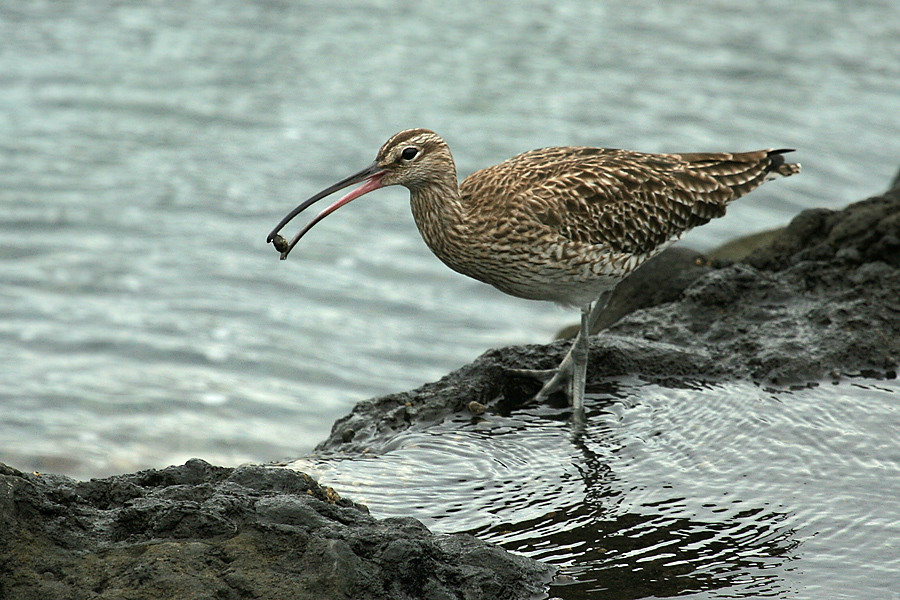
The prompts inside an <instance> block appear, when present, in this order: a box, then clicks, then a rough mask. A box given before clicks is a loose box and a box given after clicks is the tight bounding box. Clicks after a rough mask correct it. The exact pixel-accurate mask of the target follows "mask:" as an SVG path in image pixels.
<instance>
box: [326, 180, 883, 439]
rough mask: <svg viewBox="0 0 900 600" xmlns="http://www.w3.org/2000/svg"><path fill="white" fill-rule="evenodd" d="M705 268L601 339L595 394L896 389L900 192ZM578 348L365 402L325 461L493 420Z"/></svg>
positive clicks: (799, 223)
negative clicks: (709, 387)
mask: <svg viewBox="0 0 900 600" xmlns="http://www.w3.org/2000/svg"><path fill="white" fill-rule="evenodd" d="M898 179H900V178H898ZM701 268H702V269H703V272H700V273H699V274H698V276H697V277H693V276H692V279H691V283H690V284H689V285H687V286H686V288H685V289H683V290H681V291H679V292H677V296H678V297H677V298H675V299H673V300H675V301H667V302H665V303H663V304H659V305H656V306H652V307H650V308H644V309H642V310H637V311H636V312H630V313H629V314H628V315H627V316H623V317H621V318H620V319H619V320H617V321H616V322H615V323H614V324H612V325H611V326H610V327H609V328H608V329H607V330H606V331H604V332H603V333H602V334H601V335H598V336H595V337H593V338H592V339H591V358H590V366H589V371H588V392H590V390H591V387H592V386H597V385H601V384H602V383H603V382H604V380H606V379H608V378H610V377H620V376H638V377H641V378H643V379H646V380H650V381H659V382H675V381H677V380H679V379H682V380H683V379H692V380H707V381H712V380H720V381H721V380H723V379H737V378H740V379H750V380H754V381H757V382H760V383H761V384H763V385H795V384H806V383H809V382H815V381H819V380H821V379H831V378H840V377H845V376H856V375H860V374H864V375H866V376H869V377H890V378H893V377H896V369H897V365H898V362H900V335H898V333H897V332H900V185H896V186H894V187H893V188H892V189H891V190H889V191H888V192H886V193H885V194H883V195H881V196H876V197H873V198H869V199H867V200H863V201H861V202H857V203H855V204H852V205H850V206H848V207H847V208H845V209H843V210H838V211H832V210H826V209H813V210H807V211H804V212H802V213H800V214H799V215H798V216H797V217H796V218H795V219H794V220H793V221H792V222H791V223H790V224H789V225H788V226H787V227H786V228H784V229H783V230H780V231H778V232H775V233H774V234H771V239H770V240H769V242H768V243H767V244H764V245H763V246H762V247H759V248H757V249H755V250H753V251H751V252H750V254H749V255H748V256H747V257H746V259H745V260H744V262H739V263H734V264H731V265H728V266H720V268H710V267H706V266H701ZM651 274H652V272H651ZM651 281H652V278H651ZM644 285H650V286H651V287H652V283H649V284H644ZM637 289H640V288H637ZM569 344H570V342H569V341H557V342H554V343H551V344H549V345H546V346H521V347H510V348H502V349H498V350H491V351H489V352H486V353H485V354H483V355H482V356H481V357H479V358H478V359H477V360H476V361H475V362H473V363H472V364H470V365H466V366H464V367H463V368H461V369H459V370H458V371H455V372H453V373H450V374H449V375H447V376H445V377H444V378H442V379H441V380H440V381H437V382H434V383H430V384H427V385H425V386H422V387H421V388H419V389H417V390H413V391H411V392H404V393H401V394H391V395H388V396H384V397H381V398H376V399H373V400H368V401H365V402H362V403H360V404H358V405H357V406H356V407H355V408H354V409H353V412H352V413H351V414H350V415H348V416H346V417H344V418H342V419H340V420H339V421H337V422H336V423H335V425H334V428H333V431H332V434H331V436H330V437H329V438H328V439H327V440H326V441H325V442H323V443H322V444H320V445H319V447H318V448H317V450H319V451H329V450H341V451H345V452H351V453H352V452H360V451H364V450H365V451H377V450H378V448H379V445H380V444H381V443H382V441H383V440H388V439H390V438H391V437H392V436H393V435H394V434H395V433H396V432H397V431H398V430H402V429H405V428H406V427H409V426H410V424H412V423H415V422H418V421H421V420H424V419H435V418H440V417H441V416H442V415H445V414H447V413H449V412H458V411H462V410H464V409H465V407H466V405H467V404H468V403H469V402H471V401H476V402H478V403H480V404H481V405H483V406H484V407H485V409H486V410H487V411H488V412H491V411H504V410H507V409H508V408H509V407H511V406H520V405H522V404H523V403H527V402H529V401H531V396H532V395H533V394H534V393H535V392H536V391H537V389H538V387H539V384H538V383H537V382H536V381H534V380H530V379H526V378H522V377H519V376H516V375H514V374H511V373H510V372H509V369H536V370H539V369H551V368H555V367H556V365H557V364H559V361H560V360H561V359H562V357H563V356H564V354H565V352H566V351H567V350H568V347H569ZM563 402H564V401H563ZM348 432H352V435H348Z"/></svg>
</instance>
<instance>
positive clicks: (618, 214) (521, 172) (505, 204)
mask: <svg viewBox="0 0 900 600" xmlns="http://www.w3.org/2000/svg"><path fill="white" fill-rule="evenodd" d="M771 154H772V153H771V152H770V151H766V150H762V151H758V152H748V153H741V154H726V153H707V154H644V153H638V152H629V151H625V150H614V149H605V148H575V147H563V148H544V149H540V150H532V151H530V152H526V153H524V154H520V155H518V156H515V157H513V158H511V159H509V160H508V161H505V162H503V163H500V164H499V165H496V166H494V167H489V168H487V169H483V170H481V171H478V172H476V173H474V174H472V175H471V176H470V177H468V178H467V179H466V180H465V181H464V182H463V183H462V185H461V186H460V191H461V194H462V196H463V198H464V200H466V201H467V202H471V203H473V204H479V205H481V206H477V207H476V206H473V208H476V209H478V210H491V209H493V210H502V211H505V212H506V213H507V214H509V213H514V214H520V215H521V216H522V217H523V218H529V219H531V220H536V221H537V222H539V223H541V224H543V225H544V226H545V227H547V228H549V229H551V230H554V231H555V232H557V233H558V234H559V235H560V236H562V237H564V238H567V239H570V240H573V241H578V242H582V243H589V244H597V245H603V246H605V247H607V248H609V249H611V250H614V251H618V252H623V253H629V254H644V253H648V252H652V251H653V250H654V249H656V248H657V247H659V246H660V245H661V244H663V243H665V242H666V241H668V240H670V239H672V238H675V237H678V236H679V235H681V234H682V233H684V232H685V231H687V230H689V229H691V228H693V227H696V226H698V225H702V224H704V223H707V222H708V221H710V220H711V219H713V218H716V217H720V216H722V215H724V214H725V207H726V205H727V204H728V203H729V202H731V201H732V200H734V199H735V198H737V197H739V196H741V195H743V194H745V193H747V192H749V191H750V190H752V189H754V188H755V187H757V186H758V185H760V184H761V183H762V182H763V181H764V180H765V178H766V175H767V173H768V172H769V171H770V170H771V169H772V168H774V167H777V166H778V164H780V163H783V160H781V161H780V163H779V161H778V160H774V159H770V158H769V156H770V155H771ZM778 158H779V159H780V158H781V157H780V156H778ZM775 163H778V164H775Z"/></svg>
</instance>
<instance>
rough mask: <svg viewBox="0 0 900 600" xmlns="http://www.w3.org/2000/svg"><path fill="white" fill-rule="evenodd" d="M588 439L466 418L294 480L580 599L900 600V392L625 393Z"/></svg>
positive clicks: (336, 458)
mask: <svg viewBox="0 0 900 600" xmlns="http://www.w3.org/2000/svg"><path fill="white" fill-rule="evenodd" d="M588 410H589V418H588V420H587V422H586V425H585V426H584V427H583V428H580V429H579V428H575V429H573V426H572V425H571V424H570V422H569V421H568V411H566V410H563V409H559V410H557V409H552V408H549V407H540V408H533V409H527V410H521V411H515V412H513V413H512V414H509V415H506V416H494V415H490V416H487V417H485V418H483V419H482V418H475V419H466V418H463V417H458V416H457V417H454V418H452V419H448V420H447V421H445V422H443V423H439V424H433V425H430V426H424V427H420V428H417V429H415V430H411V431H407V432H404V433H402V434H400V435H398V436H396V438H395V439H393V440H391V441H390V442H388V443H387V444H386V445H385V446H384V447H383V448H381V449H378V450H376V451H375V452H373V453H372V454H369V455H366V456H364V457H359V456H353V457H341V456H340V455H332V456H322V457H316V456H310V457H307V458H304V459H301V460H298V461H296V462H294V463H292V466H293V467H296V468H298V469H301V470H303V471H304V472H307V473H312V474H314V475H316V476H317V477H318V479H319V481H320V483H322V484H324V485H329V486H333V487H334V488H336V489H337V490H339V491H340V493H342V494H346V495H347V496H348V497H350V498H353V499H354V500H357V501H361V502H363V503H365V504H366V505H368V506H369V508H370V510H371V511H372V513H373V514H374V515H375V516H377V517H387V516H397V515H413V516H415V517H417V518H419V519H421V520H422V521H423V522H425V523H426V524H427V525H428V526H429V527H430V528H431V529H432V530H434V531H440V532H469V533H473V534H475V535H477V536H478V537H480V538H482V539H488V540H491V541H494V542H496V543H499V544H501V545H503V546H504V547H506V548H507V549H510V550H514V551H516V552H521V553H523V554H526V555H528V556H532V557H535V558H538V559H541V560H545V561H548V562H551V563H553V564H555V565H557V566H559V567H560V568H561V572H560V577H559V578H558V580H557V583H556V584H555V585H554V586H553V588H552V589H551V594H552V595H553V596H555V597H559V598H564V599H580V598H592V599H596V598H645V597H666V596H675V595H678V596H687V597H696V598H750V597H754V598H755V597H775V598H810V599H812V598H855V599H864V598H872V599H876V598H878V599H880V598H896V597H897V594H898V590H900V546H898V544H897V540H898V539H900V448H898V446H897V444H896V439H897V433H898V432H900V385H898V383H897V382H896V381H888V382H885V381H869V380H860V381H856V382H845V383H841V384H839V385H833V384H823V385H821V386H818V387H812V388H805V389H798V390H793V391H785V390H766V389H763V388H760V387H757V386H753V385H749V384H727V385H703V386H694V387H685V388H684V389H669V388H662V387H659V386H657V385H653V384H647V383H644V382H641V381H638V380H633V379H628V380H619V381H614V382H611V383H610V384H609V386H608V389H606V390H605V391H603V392H602V393H597V394H594V395H593V396H592V398H591V399H590V401H589V404H588Z"/></svg>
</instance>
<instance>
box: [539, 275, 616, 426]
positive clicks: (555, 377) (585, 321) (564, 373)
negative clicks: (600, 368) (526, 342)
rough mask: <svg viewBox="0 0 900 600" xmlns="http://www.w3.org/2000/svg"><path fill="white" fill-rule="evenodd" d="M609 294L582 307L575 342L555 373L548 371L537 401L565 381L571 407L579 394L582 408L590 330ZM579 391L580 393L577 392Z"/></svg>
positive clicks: (604, 305) (601, 295) (609, 292)
mask: <svg viewBox="0 0 900 600" xmlns="http://www.w3.org/2000/svg"><path fill="white" fill-rule="evenodd" d="M610 294H611V290H610V291H608V292H604V293H602V294H600V297H599V298H597V301H596V302H594V303H593V306H591V305H590V304H588V305H586V306H583V307H582V309H581V328H580V329H579V330H578V335H577V336H576V337H575V341H574V342H573V343H572V347H571V348H569V352H568V353H567V354H566V357H565V358H564V359H563V360H562V362H561V363H559V367H558V368H557V369H556V371H549V373H550V375H551V376H550V378H549V380H548V381H547V382H546V383H545V384H544V386H543V387H542V388H541V391H539V392H538V393H537V396H536V398H537V399H538V400H539V401H540V400H545V399H546V398H547V397H548V396H549V395H550V394H552V393H553V392H555V391H557V390H559V389H560V388H562V387H563V385H564V384H565V383H566V382H567V381H570V382H571V386H570V388H569V398H570V402H571V403H572V405H573V406H577V404H576V394H580V401H578V404H580V405H582V407H583V405H584V384H585V383H586V380H587V355H588V339H589V336H590V332H591V329H592V328H593V326H594V324H595V323H596V322H597V319H599V318H600V313H602V312H603V309H604V308H606V304H607V302H609V296H610ZM576 353H579V354H580V355H581V356H584V360H580V357H579V359H576V357H575V356H574V355H575V354H576ZM576 361H577V362H576ZM579 370H580V374H579ZM521 373H522V374H527V372H525V371H521ZM541 373H542V372H540V371H539V372H535V373H534V375H535V376H540V374H541ZM578 378H580V380H581V381H580V382H579V381H576V379H578ZM579 386H580V387H579ZM579 389H580V390H581V391H580V392H579V391H578V390H579ZM582 410H583V409H582Z"/></svg>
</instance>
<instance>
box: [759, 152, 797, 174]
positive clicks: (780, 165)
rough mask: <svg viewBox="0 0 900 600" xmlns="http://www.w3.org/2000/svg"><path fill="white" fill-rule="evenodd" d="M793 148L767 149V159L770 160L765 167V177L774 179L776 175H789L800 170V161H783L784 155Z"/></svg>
mask: <svg viewBox="0 0 900 600" xmlns="http://www.w3.org/2000/svg"><path fill="white" fill-rule="evenodd" d="M793 151H794V149H793V148H781V149H779V150H769V154H768V156H769V160H770V161H772V162H771V164H770V165H769V167H768V168H767V169H766V173H768V174H769V176H768V177H767V179H775V178H777V177H790V176H791V175H796V174H797V173H799V172H800V163H789V162H785V160H784V155H785V154H787V153H788V152H793Z"/></svg>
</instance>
